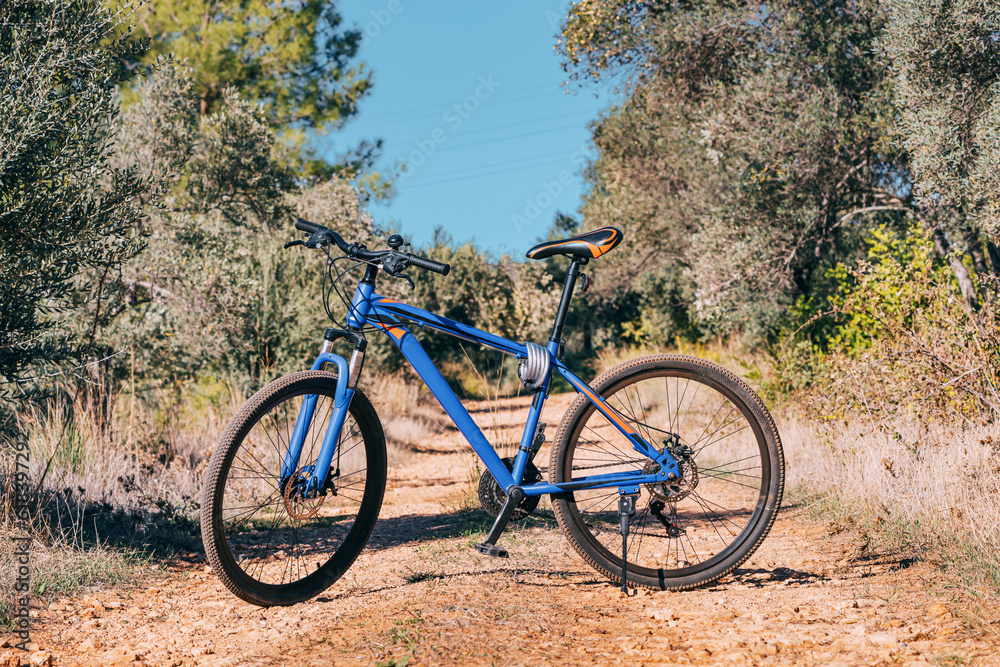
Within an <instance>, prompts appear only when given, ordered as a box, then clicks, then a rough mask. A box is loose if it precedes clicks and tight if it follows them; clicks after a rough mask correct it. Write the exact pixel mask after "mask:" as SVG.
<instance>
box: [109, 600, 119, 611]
mask: <svg viewBox="0 0 1000 667" xmlns="http://www.w3.org/2000/svg"><path fill="white" fill-rule="evenodd" d="M105 606H106V607H107V608H108V609H120V608H121V606H122V603H121V602H120V601H118V600H112V601H111V602H109V603H108V604H107V605H105Z"/></svg>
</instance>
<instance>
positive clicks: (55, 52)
mask: <svg viewBox="0 0 1000 667" xmlns="http://www.w3.org/2000/svg"><path fill="white" fill-rule="evenodd" d="M128 15H129V11H128V7H127V6H125V7H123V8H122V9H121V10H120V11H119V12H118V13H116V14H112V13H111V12H110V11H108V10H106V9H105V8H104V7H103V5H102V4H101V2H99V0H70V1H67V2H36V1H34V0H8V1H7V2H4V3H3V6H2V10H0V16H2V19H0V86H2V87H3V91H2V94H0V302H2V303H3V309H2V310H0V375H2V376H3V377H4V378H5V379H7V380H8V381H12V380H15V379H17V378H19V377H21V376H22V374H23V371H24V369H25V368H27V367H28V366H29V365H31V364H38V363H40V362H45V361H63V360H66V359H67V358H76V359H81V358H88V354H89V353H90V352H92V351H93V350H92V349H91V345H90V343H92V342H93V341H92V339H91V340H89V341H88V340H87V339H86V338H84V339H80V338H79V337H77V339H76V340H74V339H73V337H72V336H70V332H71V329H72V328H73V327H72V326H71V318H72V317H73V316H74V314H78V313H79V312H80V309H81V308H82V307H83V306H84V305H87V306H89V307H90V308H91V309H94V310H97V309H100V308H101V304H102V300H105V299H107V298H108V295H109V292H111V291H112V290H113V289H114V287H115V285H116V284H117V280H118V274H119V271H120V268H121V266H122V265H123V264H124V263H125V262H127V261H128V260H129V259H130V258H132V257H134V256H135V255H136V253H138V252H139V250H140V249H141V248H142V241H141V239H140V238H139V237H138V235H137V229H136V228H137V224H138V222H139V220H140V218H141V210H142V208H141V203H142V202H141V201H140V198H141V197H142V196H143V195H144V194H146V193H147V191H148V181H147V180H146V179H143V178H140V176H139V175H138V173H137V172H136V170H134V169H132V168H122V167H118V166H115V165H114V164H113V162H112V159H111V158H112V152H113V136H114V127H115V124H116V122H117V119H118V113H119V103H118V98H117V94H116V89H115V87H116V85H117V84H118V83H119V82H121V81H122V80H123V79H124V78H125V77H126V75H127V73H128V72H127V69H126V67H125V65H124V63H125V62H127V61H128V60H133V59H135V58H136V57H137V56H139V55H141V44H140V45H137V44H136V43H132V42H129V41H127V40H126V37H127V34H128V30H129V25H128V24H127V23H126V22H125V19H123V18H122V17H123V16H124V17H128ZM123 35H125V36H126V37H123ZM85 272H86V273H88V274H89V275H91V276H97V277H98V279H97V280H95V281H94V282H93V283H91V284H86V285H80V284H78V279H79V277H80V276H81V274H83V273H85ZM83 333H86V332H83Z"/></svg>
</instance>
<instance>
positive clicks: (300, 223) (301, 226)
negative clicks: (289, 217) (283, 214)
mask: <svg viewBox="0 0 1000 667" xmlns="http://www.w3.org/2000/svg"><path fill="white" fill-rule="evenodd" d="M319 228H320V225H317V224H316V223H315V222H309V221H308V220H305V219H303V218H298V219H297V220H296V221H295V229H297V230H299V231H300V232H306V233H307V234H315V233H316V230H317V229H319Z"/></svg>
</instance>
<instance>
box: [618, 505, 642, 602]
mask: <svg viewBox="0 0 1000 667" xmlns="http://www.w3.org/2000/svg"><path fill="white" fill-rule="evenodd" d="M628 491H632V489H623V488H620V489H618V516H619V518H621V526H619V532H620V533H621V534H622V593H624V594H625V595H628V529H629V524H630V523H631V522H632V517H633V516H635V501H636V500H638V499H639V493H638V491H639V490H638V489H635V492H634V493H628Z"/></svg>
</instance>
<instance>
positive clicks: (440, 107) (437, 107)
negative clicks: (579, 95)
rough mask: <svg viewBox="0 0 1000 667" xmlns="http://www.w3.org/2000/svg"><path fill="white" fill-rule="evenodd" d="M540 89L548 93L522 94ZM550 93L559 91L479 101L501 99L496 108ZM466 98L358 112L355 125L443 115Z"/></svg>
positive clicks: (501, 94)
mask: <svg viewBox="0 0 1000 667" xmlns="http://www.w3.org/2000/svg"><path fill="white" fill-rule="evenodd" d="M541 89H548V91H546V92H543V93H541V94H535V93H532V94H524V93H529V91H535V90H541ZM551 92H559V91H558V90H553V89H552V85H551V84H543V85H540V86H532V87H529V88H524V89H522V90H514V91H509V92H508V91H502V92H498V93H495V94H492V95H490V96H489V97H488V98H487V99H486V100H480V101H481V102H484V103H485V102H486V101H487V100H493V99H494V98H498V97H499V98H501V99H500V100H498V101H497V102H495V103H493V104H492V105H491V106H497V105H500V104H510V103H512V102H520V101H524V100H528V99H534V98H539V97H546V96H548V95H549V94H550V93H551ZM512 95H516V96H517V97H516V98H512V97H510V96H512ZM472 96H474V95H472ZM467 97H470V95H466V96H465V97H463V98H461V99H456V98H451V99H449V100H448V101H447V102H438V103H436V104H428V105H425V106H421V107H414V108H411V109H400V110H398V111H392V112H389V113H385V114H380V115H376V116H367V117H366V116H362V115H361V114H362V112H360V111H359V112H358V116H357V118H358V122H357V125H362V126H363V125H366V124H370V123H380V122H382V121H385V120H395V119H397V118H421V117H424V116H433V115H436V114H439V113H444V112H445V111H447V110H448V109H450V108H451V107H452V106H453V105H455V104H460V103H461V102H462V101H463V100H464V99H465V98H467Z"/></svg>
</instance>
